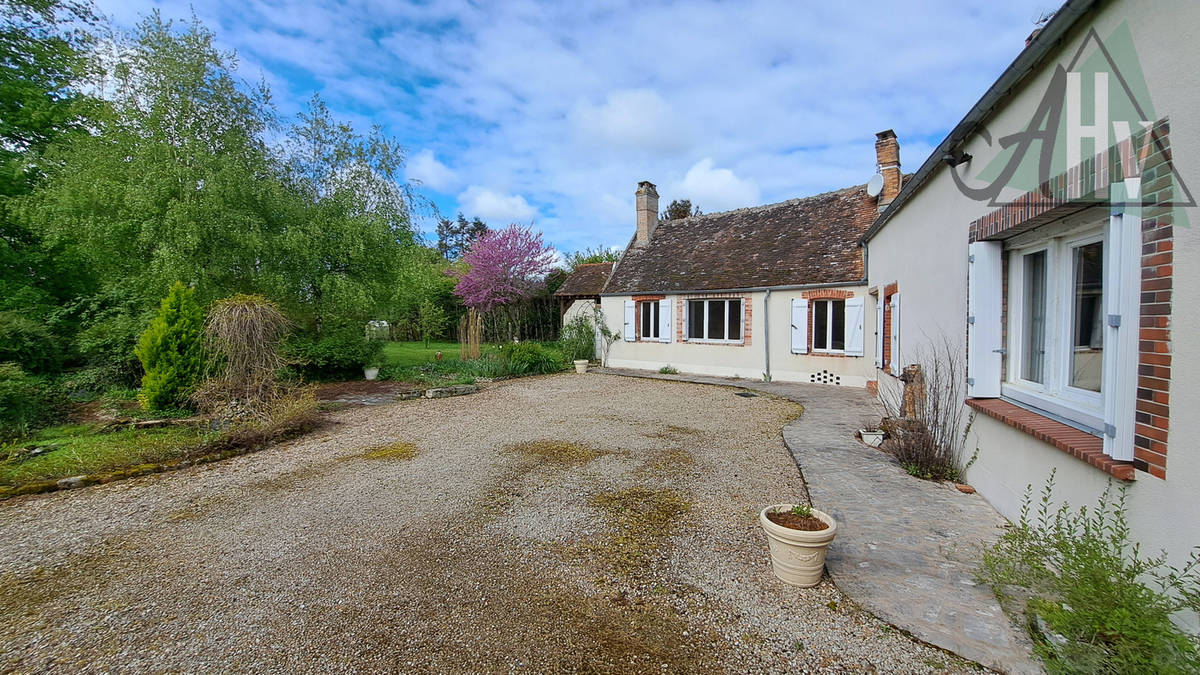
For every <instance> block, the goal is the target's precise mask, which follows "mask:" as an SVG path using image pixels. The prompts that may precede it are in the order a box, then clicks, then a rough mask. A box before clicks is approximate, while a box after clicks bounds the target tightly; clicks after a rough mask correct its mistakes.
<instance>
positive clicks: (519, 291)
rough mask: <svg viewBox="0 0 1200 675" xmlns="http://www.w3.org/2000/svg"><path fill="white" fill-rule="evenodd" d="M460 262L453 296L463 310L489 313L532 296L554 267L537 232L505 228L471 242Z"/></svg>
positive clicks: (518, 228) (551, 258)
mask: <svg viewBox="0 0 1200 675" xmlns="http://www.w3.org/2000/svg"><path fill="white" fill-rule="evenodd" d="M462 261H463V263H464V266H463V267H462V268H460V269H459V271H457V272H454V273H453V274H454V275H455V276H456V277H458V284H457V285H455V287H454V293H455V294H456V295H458V297H460V298H462V301H463V304H465V305H466V306H467V307H470V308H472V309H476V310H479V311H480V312H489V311H491V310H494V309H497V308H499V307H505V306H510V305H512V304H513V303H514V302H516V301H518V300H521V299H522V298H525V297H526V296H528V295H530V294H531V293H533V292H534V291H535V290H536V289H537V288H538V285H539V284H540V283H541V282H542V278H543V277H545V276H546V274H547V273H548V272H549V271H550V270H551V269H552V268H553V267H554V252H553V251H551V250H550V247H549V246H548V245H546V244H545V243H544V242H543V241H542V233H541V232H534V231H533V228H531V227H526V226H521V225H509V226H508V227H506V228H504V229H501V230H490V231H488V232H487V233H485V234H483V235H481V236H480V237H478V238H477V239H475V241H473V242H472V243H471V247H470V249H468V251H467V254H466V255H465V256H463V260H462Z"/></svg>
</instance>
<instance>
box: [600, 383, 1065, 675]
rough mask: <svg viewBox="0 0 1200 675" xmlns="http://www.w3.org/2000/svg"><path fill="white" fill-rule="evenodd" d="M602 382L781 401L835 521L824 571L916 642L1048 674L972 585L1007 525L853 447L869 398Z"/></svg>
mask: <svg viewBox="0 0 1200 675" xmlns="http://www.w3.org/2000/svg"><path fill="white" fill-rule="evenodd" d="M598 371H599V372H602V373H608V374H614V375H628V376H635V377H649V378H653V379H670V380H678V381H685V382H696V383H700V384H715V385H724V386H734V387H741V388H745V389H752V390H757V391H764V392H767V393H771V394H775V395H778V396H784V397H786V398H789V399H791V400H793V401H796V402H797V403H800V404H801V405H803V406H804V416H803V417H802V418H801V419H799V420H797V421H795V422H792V423H791V424H789V425H787V426H786V427H784V429H783V438H784V441H785V442H786V443H787V446H788V448H789V449H790V450H791V451H792V456H793V457H794V458H795V460H796V463H797V464H798V465H799V466H800V470H801V472H802V473H803V474H804V479H805V482H806V484H807V486H808V490H809V496H810V498H811V500H812V503H813V505H814V506H816V507H817V508H819V509H821V510H822V511H825V512H827V513H829V514H830V515H832V516H833V517H834V518H835V519H836V520H837V521H838V528H839V529H838V536H837V538H836V539H835V540H834V542H833V544H831V545H830V547H829V554H828V557H827V558H826V561H825V564H826V568H827V569H828V570H829V573H830V575H831V576H832V577H833V580H834V583H836V584H837V586H838V588H840V589H841V590H842V591H843V592H844V593H846V594H847V595H849V596H850V597H851V598H853V599H854V600H855V601H856V602H858V603H859V604H860V605H861V606H862V607H863V608H864V609H865V610H867V611H869V612H871V613H872V614H874V615H875V616H877V617H879V618H881V619H883V620H884V621H887V622H888V623H890V624H892V625H894V626H896V627H898V628H901V629H904V630H906V631H908V632H909V633H911V634H912V635H913V636H915V637H916V638H917V639H919V640H923V641H925V642H928V643H930V644H933V645H936V646H938V647H941V648H943V649H947V650H949V651H952V652H954V653H956V654H959V655H960V656H963V657H965V658H968V659H970V660H972V661H975V662H976V663H979V664H981V665H984V666H986V667H988V668H992V669H994V670H998V671H1001V672H1006V673H1041V672H1043V671H1042V668H1041V666H1040V665H1039V663H1038V662H1037V660H1036V659H1035V658H1034V657H1033V655H1032V645H1031V644H1030V642H1029V638H1028V637H1027V636H1026V635H1025V633H1024V631H1021V630H1020V629H1019V628H1018V627H1016V626H1014V625H1013V623H1012V621H1010V620H1009V618H1008V617H1007V616H1006V615H1005V614H1004V612H1003V611H1002V610H1001V609H1000V605H999V604H998V603H997V602H996V598H995V596H994V595H993V594H992V591H991V589H990V588H988V587H987V586H985V585H980V584H977V583H976V582H975V578H974V571H975V565H976V562H975V561H976V560H978V556H979V551H980V547H981V546H983V545H986V544H988V543H991V542H993V541H995V540H996V538H997V537H998V536H999V535H1000V533H1001V528H1002V527H1003V526H1004V519H1003V518H1002V517H1001V516H1000V515H999V514H998V513H996V511H995V510H994V509H992V507H991V506H990V505H989V504H988V503H987V501H985V500H984V499H983V498H982V497H980V496H979V495H977V494H974V495H967V494H963V493H961V492H959V491H958V490H956V489H954V488H953V487H952V486H950V485H949V484H946V483H933V482H930V481H925V480H921V479H919V478H913V477H912V476H909V475H908V474H907V473H905V472H904V470H903V469H901V468H900V466H899V464H898V463H896V462H895V460H894V459H892V458H891V457H890V456H888V455H887V454H885V453H883V452H881V451H879V450H876V449H874V448H869V447H867V446H865V445H863V444H862V443H860V442H858V440H856V439H855V438H854V432H855V431H856V430H857V429H858V426H859V421H860V420H861V419H862V418H863V417H865V416H867V415H871V414H875V413H877V412H878V406H877V404H876V402H875V400H874V398H873V397H871V396H870V395H869V394H867V393H866V392H865V391H863V390H858V389H851V388H847V387H837V386H832V385H819V384H797V383H784V382H761V381H756V380H736V379H731V378H720V377H698V376H689V375H660V374H656V373H649V372H646V371H638V370H627V369H615V368H602V369H598Z"/></svg>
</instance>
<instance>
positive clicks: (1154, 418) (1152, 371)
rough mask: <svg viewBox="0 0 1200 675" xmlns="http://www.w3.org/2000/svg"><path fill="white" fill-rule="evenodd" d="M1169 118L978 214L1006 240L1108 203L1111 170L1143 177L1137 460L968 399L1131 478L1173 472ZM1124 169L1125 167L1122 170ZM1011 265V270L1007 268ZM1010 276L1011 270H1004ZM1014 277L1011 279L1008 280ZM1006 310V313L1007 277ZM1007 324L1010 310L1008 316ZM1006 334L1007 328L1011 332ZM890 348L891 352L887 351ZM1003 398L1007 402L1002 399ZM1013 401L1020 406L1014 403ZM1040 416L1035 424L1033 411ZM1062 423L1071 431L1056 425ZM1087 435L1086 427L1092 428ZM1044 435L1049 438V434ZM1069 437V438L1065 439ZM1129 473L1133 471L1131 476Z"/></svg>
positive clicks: (981, 228) (991, 233) (979, 230)
mask: <svg viewBox="0 0 1200 675" xmlns="http://www.w3.org/2000/svg"><path fill="white" fill-rule="evenodd" d="M1169 133H1170V123H1169V122H1168V121H1167V120H1166V119H1163V120H1159V121H1158V122H1156V123H1155V124H1154V125H1153V126H1152V127H1151V128H1150V129H1149V131H1147V132H1142V133H1140V134H1135V135H1134V136H1133V138H1131V139H1127V140H1125V141H1122V142H1121V143H1119V144H1118V145H1116V146H1113V147H1112V148H1110V149H1109V150H1108V152H1104V153H1100V154H1098V155H1096V157H1094V158H1091V159H1088V160H1086V161H1084V162H1083V163H1082V164H1081V165H1079V166H1077V167H1074V168H1072V169H1070V170H1068V171H1067V172H1066V173H1064V174H1061V175H1059V176H1056V177H1054V178H1052V179H1050V180H1049V181H1047V182H1046V183H1043V184H1042V185H1041V186H1039V187H1038V188H1037V189H1035V190H1032V191H1030V192H1027V193H1025V194H1024V195H1021V196H1020V197H1018V198H1017V199H1015V200H1013V201H1012V202H1011V203H1009V204H1007V205H1005V206H1003V207H1001V208H999V209H996V210H995V211H992V212H990V213H988V214H987V215H985V216H984V217H982V218H980V219H978V220H976V221H974V222H972V223H971V226H970V241H980V240H986V239H1007V238H1009V237H1012V236H1015V235H1017V234H1020V233H1022V232H1026V231H1029V230H1031V229H1034V228H1036V227H1038V226H1040V225H1044V224H1047V223H1050V222H1053V221H1055V220H1058V219H1060V218H1062V217H1064V216H1067V215H1070V214H1071V213H1075V212H1077V211H1080V210H1082V209H1085V208H1089V207H1094V206H1096V205H1098V204H1102V203H1103V199H1098V197H1102V196H1106V193H1103V192H1102V191H1103V190H1107V189H1108V183H1109V178H1110V176H1115V175H1121V176H1122V177H1123V178H1133V177H1138V176H1140V178H1141V230H1142V260H1141V267H1142V284H1141V306H1140V312H1139V314H1140V316H1139V341H1138V380H1137V382H1136V383H1133V382H1130V383H1126V384H1125V386H1129V387H1136V390H1137V393H1136V412H1135V416H1136V417H1135V423H1136V427H1135V429H1134V449H1133V457H1134V458H1133V461H1132V462H1131V463H1126V462H1119V461H1117V460H1113V459H1112V458H1111V457H1109V456H1107V455H1104V454H1103V452H1099V457H1096V456H1095V452H1098V451H1097V450H1096V448H1097V447H1099V446H1100V445H1102V443H1101V439H1100V438H1098V437H1096V436H1090V435H1089V436H1090V438H1091V439H1094V440H1088V439H1080V438H1078V437H1077V434H1082V433H1083V432H1080V431H1078V430H1075V429H1073V428H1071V427H1068V426H1067V425H1064V424H1060V423H1058V422H1056V421H1055V420H1052V419H1049V418H1046V417H1043V416H1040V415H1037V413H1034V412H1032V411H1028V410H1026V409H1024V408H1021V407H1020V406H1016V405H1013V404H1011V403H1008V402H1006V401H1000V400H996V399H976V400H971V401H968V402H967V404H968V405H970V406H971V407H972V408H974V409H976V410H979V411H981V412H984V413H985V414H988V415H990V416H992V417H995V418H997V419H1001V420H1002V421H1004V422H1005V423H1007V424H1009V425H1010V426H1013V427H1016V428H1018V429H1022V430H1024V431H1026V432H1027V433H1030V434H1032V435H1033V436H1035V437H1037V438H1039V439H1042V440H1044V441H1045V442H1047V443H1049V444H1051V445H1053V446H1054V447H1057V448H1059V449H1060V450H1063V451H1064V452H1067V453H1069V454H1071V455H1073V456H1075V457H1079V458H1080V459H1083V460H1084V461H1087V462H1088V463H1089V464H1092V465H1093V466H1097V467H1098V468H1102V469H1104V470H1106V471H1108V472H1109V473H1111V474H1113V475H1114V476H1117V477H1118V478H1122V479H1125V480H1132V479H1133V469H1135V468H1136V469H1138V470H1140V471H1144V472H1146V473H1149V474H1150V475H1152V476H1154V477H1156V478H1160V479H1166V475H1167V439H1168V432H1169V429H1170V385H1171V359H1172V348H1171V315H1172V305H1171V295H1172V288H1173V280H1174V234H1173V230H1172V225H1173V216H1172V203H1171V200H1172V199H1173V196H1174V195H1173V181H1172V174H1173V171H1174V169H1173V168H1172V165H1171V147H1170V138H1169ZM1118 172H1120V173H1119V174H1118ZM1006 271H1007V270H1006ZM1005 276H1007V275H1005ZM1006 281H1007V280H1006ZM1004 308H1005V309H1004V311H1005V313H1007V283H1006V284H1005V303H1004ZM1002 325H1005V326H1007V317H1005V320H1004V321H1003V322H1002ZM1005 339H1007V335H1006V336H1005ZM885 354H886V351H885ZM1001 404H1003V405H1001ZM1005 406H1009V407H1011V408H1013V409H1015V410H1016V411H1020V412H1015V411H1013V410H1010V409H1009V408H1006V407H1005ZM1031 415H1032V416H1035V417H1040V418H1041V420H1040V421H1037V422H1036V423H1034V421H1033V420H1032V418H1031V417H1030V416H1031ZM1054 424H1060V426H1062V427H1065V428H1066V429H1068V430H1070V432H1071V433H1068V432H1066V431H1062V430H1058V431H1062V433H1058V432H1057V431H1055V430H1056V429H1057V427H1054V426H1053V425H1054ZM1085 435H1087V434H1085ZM1043 437H1045V438H1043ZM1064 439H1070V440H1064ZM1124 467H1129V468H1128V469H1126V468H1124ZM1126 473H1128V477H1126Z"/></svg>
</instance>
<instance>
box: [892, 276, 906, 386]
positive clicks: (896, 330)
mask: <svg viewBox="0 0 1200 675" xmlns="http://www.w3.org/2000/svg"><path fill="white" fill-rule="evenodd" d="M891 303H892V326H891V328H892V354H891V362H892V374H893V375H899V374H900V373H901V372H903V371H904V366H903V365H901V364H900V294H899V293H892V298H891Z"/></svg>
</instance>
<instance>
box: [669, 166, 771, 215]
mask: <svg viewBox="0 0 1200 675" xmlns="http://www.w3.org/2000/svg"><path fill="white" fill-rule="evenodd" d="M671 193H672V194H677V195H679V197H678V198H680V199H690V200H692V204H695V205H696V206H699V207H700V208H702V209H704V211H706V212H709V213H712V212H714V211H727V210H729V209H737V208H741V207H743V206H755V205H757V204H758V203H759V199H760V194H759V190H758V186H757V185H755V183H754V181H752V180H748V179H742V178H738V177H737V176H735V175H734V174H733V171H731V170H729V169H718V168H716V166H715V165H714V163H713V160H712V158H709V157H705V158H704V159H702V160H700V161H699V162H696V163H695V164H694V165H693V166H692V168H690V169H688V172H687V174H686V175H685V176H684V177H683V180H681V181H679V182H677V183H675V184H674V185H673V186H672V188H671Z"/></svg>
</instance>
